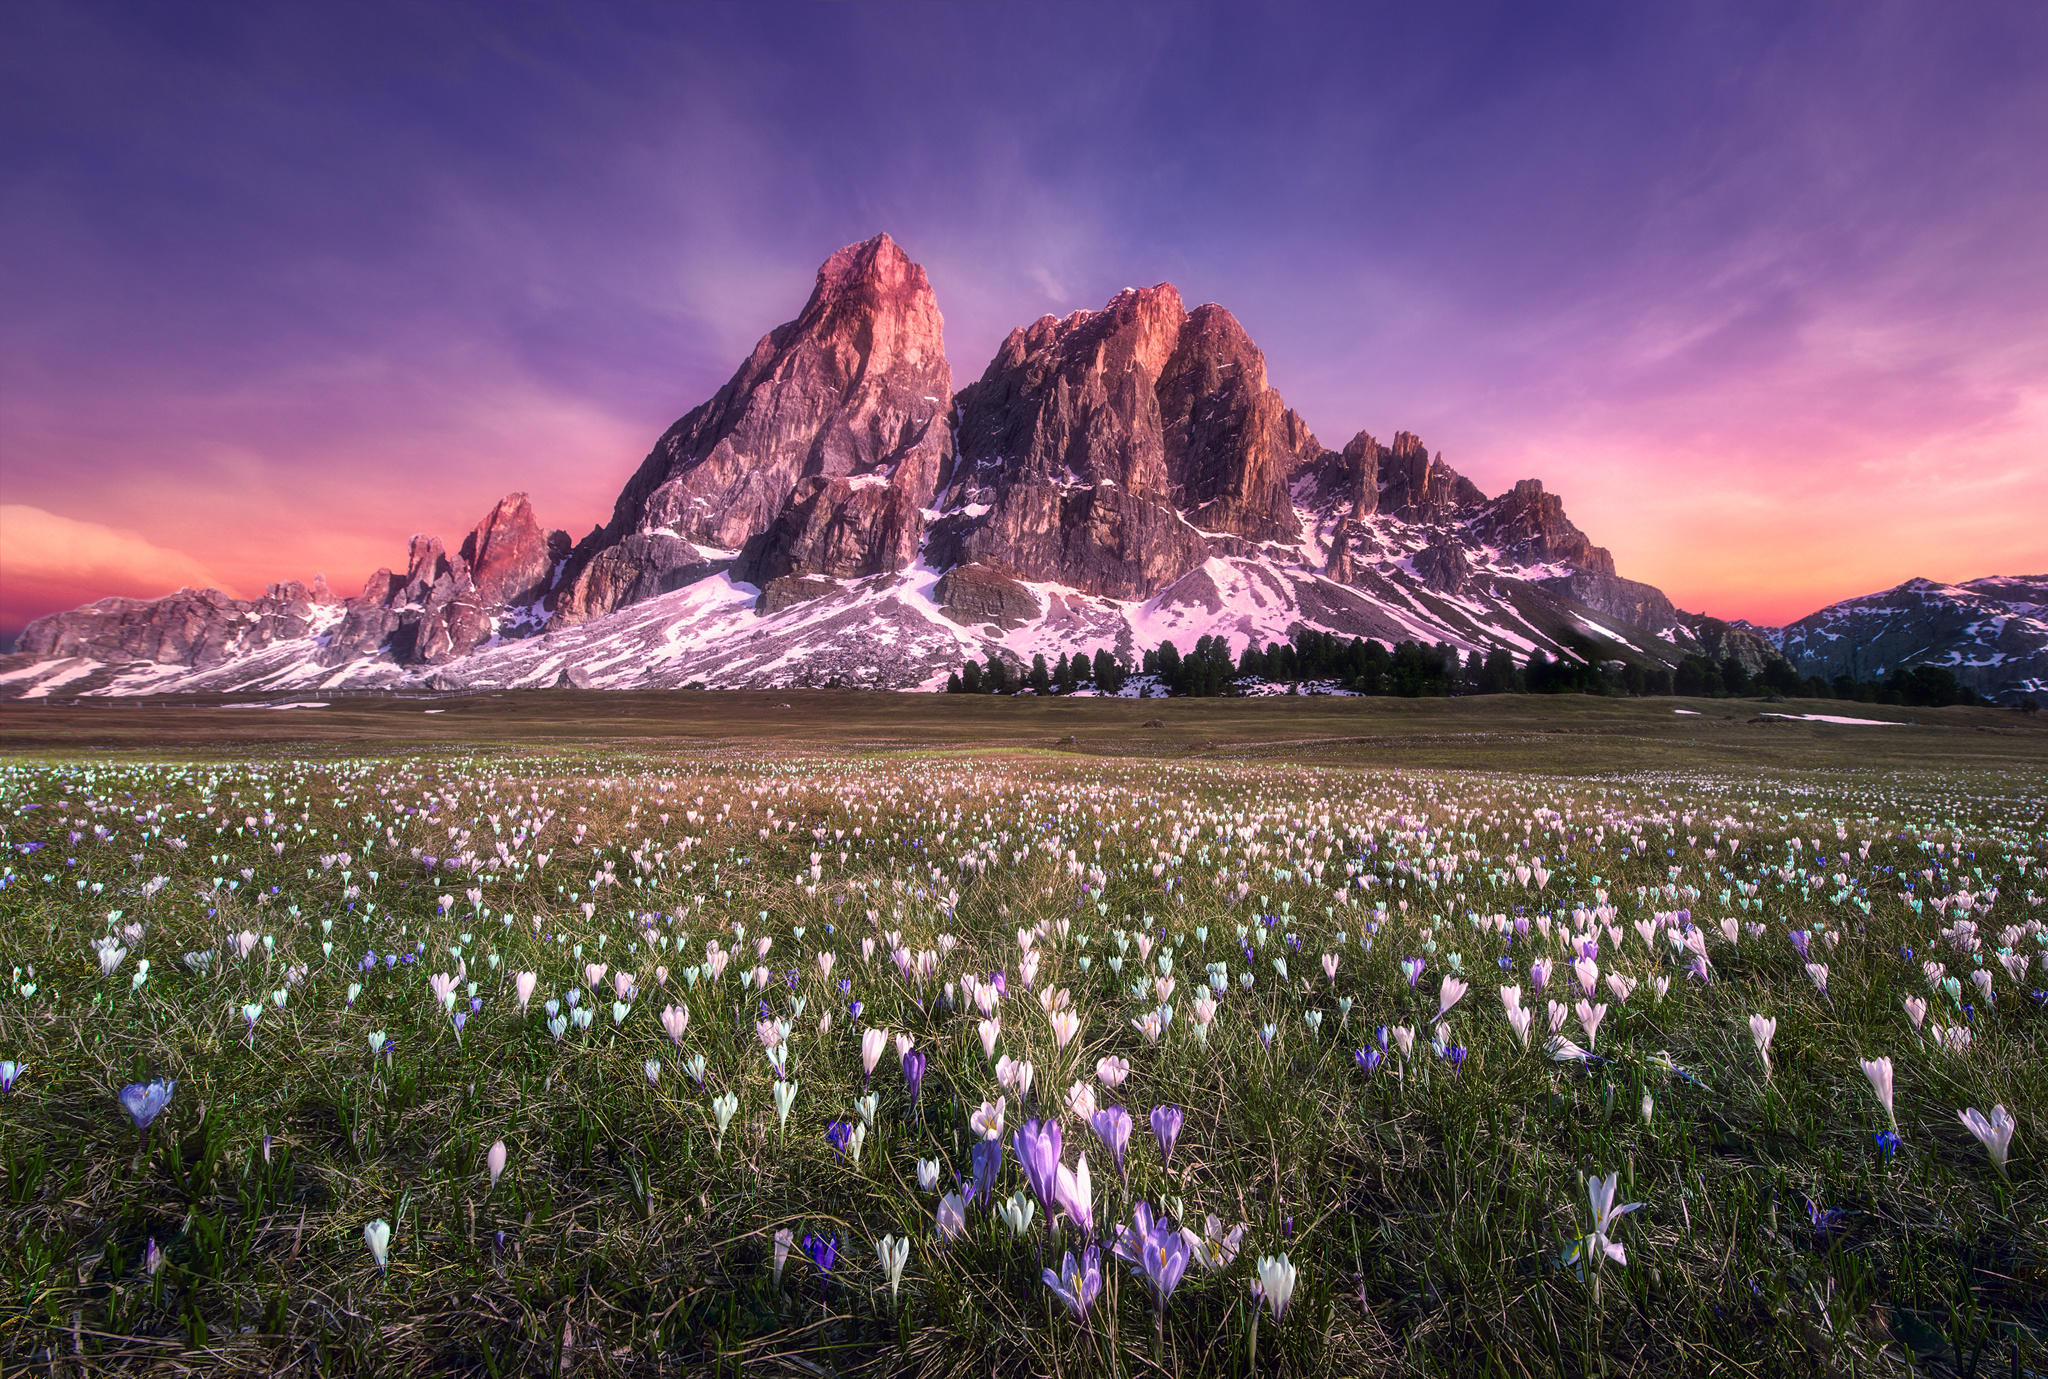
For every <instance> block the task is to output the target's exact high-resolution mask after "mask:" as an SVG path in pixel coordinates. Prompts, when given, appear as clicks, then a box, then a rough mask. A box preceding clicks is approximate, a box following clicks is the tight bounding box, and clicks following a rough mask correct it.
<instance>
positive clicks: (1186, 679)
mask: <svg viewBox="0 0 2048 1379" xmlns="http://www.w3.org/2000/svg"><path fill="white" fill-rule="evenodd" d="M1563 640H1564V644H1565V645H1566V647H1568V648H1569V649H1570V650H1571V652H1572V653H1573V656H1572V657H1564V656H1560V657H1557V658H1555V659H1553V658H1551V657H1550V656H1548V655H1546V654H1545V653H1544V652H1543V650H1542V649H1541V648H1540V647H1539V648H1537V649H1535V650H1533V651H1531V652H1530V653H1529V655H1528V658H1527V659H1526V660H1524V661H1522V662H1520V663H1519V664H1518V663H1517V662H1516V660H1515V658H1514V656H1513V654H1512V653H1511V652H1509V651H1508V650H1507V649H1506V648H1504V647H1495V648H1494V649H1493V650H1492V651H1490V652H1488V653H1487V654H1486V655H1485V656H1481V655H1480V654H1479V653H1478V652H1476V651H1473V652H1468V653H1467V654H1466V655H1465V657H1464V658H1463V659H1462V660H1461V659H1460V658H1459V656H1458V653H1457V650H1456V648H1454V647H1452V646H1451V645H1450V644H1449V643H1446V642H1438V643H1436V644H1435V645H1434V646H1427V645H1424V644H1423V643H1421V642H1416V641H1403V642H1398V643H1396V644H1395V645H1394V646H1393V647H1392V648H1391V649H1389V648H1388V647H1386V646H1384V645H1382V644H1381V643H1379V642H1376V641H1373V640H1371V639H1369V638H1361V637H1352V638H1350V639H1349V640H1346V639H1344V638H1341V637H1338V636H1336V635H1335V634H1334V633H1330V632H1322V631H1314V630H1309V629H1303V630H1301V631H1298V632H1296V633H1295V634H1294V636H1293V637H1292V638H1291V639H1290V640H1288V641H1285V642H1269V643H1267V644H1266V646H1265V647H1263V648H1261V647H1260V646H1258V645H1257V644H1256V643H1249V644H1247V645H1246V647H1245V649H1244V651H1243V653H1242V654H1241V655H1239V656H1237V657H1236V658H1235V659H1233V658H1232V656H1231V652H1230V643H1229V640H1228V639H1226V638H1223V637H1203V638H1202V639H1200V640H1199V641H1197V642H1196V643H1195V645H1194V649H1193V650H1192V651H1189V652H1187V653H1186V654H1185V655H1183V654H1182V653H1181V651H1180V648H1178V647H1177V646H1175V645H1174V644H1173V643H1172V642H1171V641H1165V642H1161V643H1160V644H1159V645H1158V646H1156V647H1154V648H1152V649H1151V650H1149V651H1147V652H1145V653H1144V656H1143V658H1142V660H1141V663H1140V665H1139V668H1138V672H1139V673H1140V674H1143V675H1148V676H1152V677H1154V681H1155V683H1156V685H1157V687H1158V688H1159V690H1160V691H1161V692H1162V693H1165V694H1168V695H1190V696H1194V697H1197V698H1212V697H1215V696H1218V695H1234V694H1242V693H1243V692H1244V689H1245V686H1244V684H1243V683H1242V682H1245V681H1264V682H1265V683H1268V684H1284V685H1287V686H1288V687H1289V692H1290V693H1293V692H1296V691H1298V689H1299V687H1300V686H1301V685H1302V684H1304V683H1309V684H1314V685H1318V686H1321V685H1330V686H1334V687H1336V688H1338V689H1342V690H1347V691H1349V692H1351V693H1353V694H1369V695H1396V696H1400V697H1403V698H1410V699H1414V698H1427V697H1441V696H1446V695H1466V694H1606V695H1626V696H1635V697H1641V696H1649V695H1672V694H1676V695H1684V696H1688V697H1694V698H1713V697H1727V698H1738V699H1739V698H1749V697H1762V696H1766V695H1780V696H1783V697H1786V698H1792V697H1804V698H1808V699H1847V700H1854V701H1856V702H1860V703H1878V704H1903V705H1911V706H1915V707H1941V706H1945V705H1949V704H1976V703H1982V702H1983V700H1982V699H1981V698H1980V697H1979V696H1978V695H1977V694H1975V693H1974V692H1973V691H1971V690H1970V689H1968V688H1967V687H1966V686H1964V685H1962V684H1961V683H1960V682H1958V681H1957V679H1956V677H1955V675H1954V674H1953V673H1952V672H1950V671H1948V670H1946V669H1944V668H1943V667H1940V666H1914V667H1912V668H1911V669H1908V670H1901V671H1894V672H1893V673H1892V675H1891V676H1890V677H1888V678H1887V679H1885V680H1883V681H1875V680H1864V681H1856V680H1851V679H1850V678H1849V677H1848V676H1846V675H1840V676H1836V677H1835V679H1834V680H1833V681H1831V682H1830V681H1824V680H1822V679H1820V678H1819V677H1818V676H1808V677H1805V678H1802V677H1801V676H1800V674H1799V672H1798V671H1796V670H1794V669H1793V667H1792V664H1791V662H1789V661H1787V660H1785V659H1784V658H1783V657H1773V658H1772V659H1771V661H1770V662H1769V663H1768V664H1766V665H1765V666H1764V667H1763V669H1762V670H1760V671H1756V672H1752V671H1750V670H1749V669H1748V667H1746V666H1744V665H1743V664H1742V662H1741V661H1739V660H1737V659H1736V658H1735V657H1733V656H1724V657H1721V658H1720V659H1718V660H1716V659H1714V658H1711V657H1707V656H1702V655H1698V654H1693V655H1689V656H1687V657H1686V658H1685V659H1684V660H1683V661H1681V662H1680V663H1679V665H1678V667H1677V668H1676V669H1675V670H1673V669H1670V668H1668V667H1665V666H1644V665H1638V664H1636V663H1634V662H1622V661H1615V660H1608V659H1603V657H1602V656H1601V654H1600V650H1599V648H1598V647H1597V646H1596V645H1595V644H1594V643H1592V642H1591V641H1590V640H1588V639H1585V638H1580V637H1574V636H1572V635H1571V634H1566V636H1565V637H1564V639H1563ZM1130 675H1131V670H1130V668H1129V667H1127V666H1125V665H1124V663H1123V662H1121V661H1119V660H1118V659H1117V658H1116V657H1115V656H1114V655H1112V654H1111V653H1110V652H1109V651H1107V650H1104V649H1097V650H1096V651H1095V652H1094V653H1093V654H1092V655H1091V654H1090V653H1088V652H1085V651H1076V652H1074V653H1073V654H1072V655H1067V654H1065V653H1062V654H1061V655H1060V657H1059V659H1058V660H1057V661H1055V662H1053V663H1052V664H1047V662H1046V659H1045V656H1044V655H1043V654H1039V655H1036V656H1033V657H1032V658H1031V665H1030V667H1029V669H1026V670H1024V671H1022V672H1021V673H1020V672H1019V671H1017V670H1016V669H1014V668H1012V666H1011V665H1010V663H1008V662H1006V661H1004V660H1003V659H1002V658H1001V657H1000V656H990V657H989V658H988V660H987V661H986V662H981V661H975V660H969V661H968V662H967V663H966V664H965V665H963V666H962V667H961V668H960V670H959V671H958V672H956V673H955V674H953V675H950V676H948V677H947V679H946V691H947V693H949V694H1015V693H1017V692H1018V691H1020V690H1027V689H1028V690H1031V691H1033V692H1034V693H1037V694H1071V693H1073V692H1074V691H1075V690H1077V689H1080V688H1081V687H1082V686H1084V685H1085V686H1088V687H1089V688H1091V689H1093V690H1095V691H1096V692H1097V693H1099V694H1116V693H1117V692H1119V691H1120V690H1122V689H1123V687H1124V685H1125V683H1126V682H1127V681H1128V679H1129V677H1130Z"/></svg>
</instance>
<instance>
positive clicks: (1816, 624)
mask: <svg viewBox="0 0 2048 1379" xmlns="http://www.w3.org/2000/svg"><path fill="white" fill-rule="evenodd" d="M1765 635H1767V636H1768V637H1769V638H1770V640H1771V642H1772V644H1773V645H1774V646H1776V647H1777V648H1778V649H1779V651H1780V652H1782V653H1783V655H1784V656H1785V659H1787V660H1788V661H1790V662H1791V663H1792V664H1793V666H1794V667H1795V668H1797V669H1798V671H1799V673H1800V674H1802V675H1818V676H1820V677H1821V678H1822V679H1825V680H1832V679H1834V677H1835V676H1837V675H1847V676H1849V677H1850V678H1851V679H1855V680H1870V679H1876V678H1878V677H1880V676H1883V675H1887V674H1889V673H1890V672H1891V671H1893V670H1894V669H1896V668H1898V667H1900V666H1916V665H1935V666H1943V667H1946V668H1947V669H1948V670H1950V671H1952V672H1954V674H1955V677H1956V679H1958V680H1959V681H1961V682H1962V683H1963V684H1965V685H1967V686H1969V687H1970V688H1971V689H1973V690H1976V691H1977V692H1978V693H1979V694H1982V695H1985V696H1987V697H1989V698H1994V699H1996V698H2016V697H2018V696H2022V695H2027V696H2041V695H2048V575H2015V576H1992V577H1990V578H1988V579H1973V580H1970V581H1968V582H1967V583H1963V584H1936V583H1935V582H1934V581H1933V580H1928V579H1909V580H1907V581H1906V582H1905V583H1904V584H1901V585H1899V586H1898V587H1897V588H1895V589H1886V590H1884V591H1883V592H1882V593H1876V594H1865V595H1863V596H1862V597H1861V598H1853V599H1844V600H1843V601H1842V602H1840V603H1834V604H1830V605H1828V606H1827V607H1826V608H1823V609H1821V610H1820V611H1819V612H1817V613H1810V614H1808V615H1807V616H1806V617H1803V618H1801V619H1799V621H1797V622H1795V623H1791V624H1789V625H1787V626H1785V627H1782V628H1775V629H1771V630H1769V631H1768V632H1767V633H1766V634H1765Z"/></svg>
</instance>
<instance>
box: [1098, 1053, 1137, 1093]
mask: <svg viewBox="0 0 2048 1379" xmlns="http://www.w3.org/2000/svg"><path fill="white" fill-rule="evenodd" d="M1130 1075H1131V1065H1130V1061H1129V1060H1128V1059H1123V1058H1102V1059H1098V1060H1096V1063H1095V1076H1096V1077H1097V1078H1098V1079H1099V1080H1100V1081H1101V1083H1102V1085H1103V1086H1105V1087H1107V1088H1109V1089H1110V1090H1111V1091H1115V1090H1116V1089H1117V1088H1118V1087H1121V1086H1122V1085H1123V1081H1124V1079H1125V1078H1127V1077H1129V1076H1130Z"/></svg>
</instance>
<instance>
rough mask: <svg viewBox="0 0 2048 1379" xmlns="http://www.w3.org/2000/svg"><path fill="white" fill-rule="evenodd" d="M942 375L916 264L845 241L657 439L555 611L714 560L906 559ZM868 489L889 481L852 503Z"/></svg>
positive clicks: (943, 428) (659, 587)
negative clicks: (787, 310)
mask: <svg viewBox="0 0 2048 1379" xmlns="http://www.w3.org/2000/svg"><path fill="white" fill-rule="evenodd" d="M952 387H953V375H952V370H951V369H950V367H949V366H948V365H947V363H946V352H945V342H944V321H943V319H942V318H941V317H940V315H939V308H938V302H937V300H936V299H935V298H934V297H933V295H932V289H931V283H930V281H929V280H928V279H927V278H926V276H925V272H924V270H923V269H922V268H920V267H918V265H917V264H915V263H913V262H911V260H910V258H909V257H908V256H907V255H906V254H904V252H903V250H902V249H901V248H900V247H899V246H898V245H897V244H896V242H895V241H894V240H892V239H890V238H889V237H888V236H887V235H877V236H875V237H874V238H873V239H870V240H867V241H864V242H863V243H860V244H855V245H849V246H847V247H846V248H844V249H841V250H839V251H838V252H836V253H834V254H833V255H832V256H831V257H830V258H828V259H827V260H826V261H825V263H824V266H823V267H821V268H820V269H819V270H818V277H817V282H816V285H815V286H814V287H813V288H812V290H811V296H810V300H809V301H807V302H806V303H805V304H804V309H803V310H802V311H801V312H800V313H798V315H797V317H796V319H795V320H793V321H790V322H788V323H786V324H784V325H781V326H778V327H776V328H775V329H774V330H772V331H770V332H768V334H766V335H764V336H762V337H761V340H760V343H758V344H757V345H755V347H754V351H753V353H752V354H751V355H749V356H748V358H747V360H746V362H745V363H743V364H742V365H741V366H740V368H739V371H738V372H737V373H735V374H734V375H733V376H732V378H731V380H730V381H728V382H727V383H726V385H725V386H724V387H723V388H721V389H719V391H718V393H717V395H716V396H714V397H713V398H712V399H711V400H710V401H708V402H706V403H704V404H703V405H702V406H700V407H698V408H697V409H696V410H695V411H693V412H691V413H690V414H689V415H688V416H686V417H684V418H683V419H682V420H680V421H678V422H677V423H676V424H675V425H674V426H672V427H670V428H669V430H668V433H667V434H666V435H664V436H663V437H662V438H661V440H660V441H659V442H658V443H657V444H656V445H655V447H654V450H653V452H652V453H650V454H649V455H648V457H647V459H646V460H645V461H644V462H643V463H642V464H641V466H640V468H639V470H638V472H636V473H635V474H634V476H633V477H632V479H631V480H630V481H629V482H628V483H627V485H626V487H625V489H624V491H623V492H621V493H620V495H619V499H618V502H617V504H616V505H615V506H614V508H613V512H612V520H611V521H610V522H609V523H608V524H606V526H605V527H604V528H603V529H602V531H601V532H600V533H599V534H598V535H597V536H596V538H595V539H594V540H591V541H587V542H586V543H584V545H582V546H579V547H578V549H577V551H576V553H575V556H574V559H573V562H572V565H573V568H572V571H571V573H570V576H569V583H568V585H567V587H566V588H565V589H564V590H562V591H561V593H560V594H559V595H558V596H557V599H556V606H555V613H554V618H555V621H556V623H557V624H559V625H570V624H574V623H578V622H583V621H587V620H588V619H590V618H593V617H599V616H602V615H603V614H605V613H607V612H610V611H611V610H612V609H614V608H617V607H619V606H620V605H621V604H622V603H624V602H631V601H634V600H637V599H639V598H645V597H649V596H651V595H653V594H658V593H662V592H666V591H667V590H668V589H671V588H676V587H680V584H681V583H683V582H688V578H695V577H700V576H701V575H702V573H703V567H704V565H705V564H706V562H707V561H716V560H718V559H719V558H720V557H721V556H723V558H725V559H728V560H729V559H732V558H734V557H735V556H737V557H739V558H740V561H741V563H742V564H743V565H744V566H745V567H746V569H747V573H749V574H750V575H752V576H754V577H755V578H757V579H760V580H766V579H769V578H774V577H776V576H779V575H784V574H790V573H797V572H805V571H817V572H820V573H826V574H831V575H835V576H846V575H857V574H874V573H880V572H882V571H887V570H895V569H901V568H902V567H903V566H904V565H906V564H908V563H909V562H910V561H911V560H913V559H915V557H916V544H917V543H916V535H917V534H918V532H919V531H921V519H919V517H918V513H919V512H920V511H921V510H922V509H923V508H924V507H926V506H927V505H928V504H929V503H930V502H931V500H932V497H933V494H934V493H935V492H936V490H937V486H938V483H939V479H940V476H941V474H942V473H943V472H944V470H945V468H946V466H947V463H948V462H949V461H950V459H951V456H952V432H951V430H950V428H949V426H948V424H947V422H948V411H949V404H950V401H951V396H952ZM871 485H881V486H886V488H887V489H888V490H889V492H888V493H887V494H885V495H881V496H880V497H878V496H877V495H873V494H862V495H860V496H859V498H858V501H855V499H856V494H857V492H858V490H861V489H863V488H866V487H869V486H871ZM793 500H794V502H793ZM686 577H687V578H686Z"/></svg>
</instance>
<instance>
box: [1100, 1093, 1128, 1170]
mask: <svg viewBox="0 0 2048 1379" xmlns="http://www.w3.org/2000/svg"><path fill="white" fill-rule="evenodd" d="M1090 1121H1091V1123H1092V1124H1093V1125H1094V1127H1095V1137H1096V1138H1097V1139H1099V1140H1101V1141H1102V1143H1103V1145H1104V1147H1106V1148H1107V1149H1108V1150H1109V1156H1110V1158H1112V1159H1114V1160H1115V1161H1116V1168H1117V1172H1119V1173H1121V1172H1123V1168H1124V1150H1125V1149H1126V1148H1127V1147H1128V1146H1129V1145H1130V1142H1131V1113H1130V1112H1129V1111H1126V1110H1125V1109H1124V1108H1123V1107H1121V1106H1105V1107H1103V1108H1102V1109H1101V1110H1100V1111H1097V1112H1096V1113H1095V1114H1094V1116H1093V1117H1091V1118H1090Z"/></svg>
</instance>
